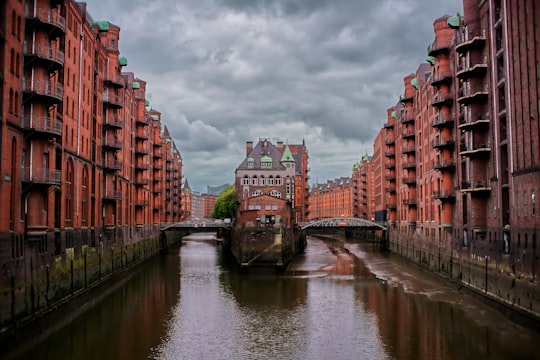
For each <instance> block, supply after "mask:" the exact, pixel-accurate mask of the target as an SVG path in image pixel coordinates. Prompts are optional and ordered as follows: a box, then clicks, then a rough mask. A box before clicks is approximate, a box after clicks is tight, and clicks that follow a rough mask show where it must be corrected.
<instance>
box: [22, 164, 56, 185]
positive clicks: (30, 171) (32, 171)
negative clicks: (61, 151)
mask: <svg viewBox="0 0 540 360" xmlns="http://www.w3.org/2000/svg"><path fill="white" fill-rule="evenodd" d="M21 180H22V181H23V182H25V183H29V184H39V185H61V184H62V172H61V171H60V170H54V169H43V168H23V169H22V172H21Z"/></svg>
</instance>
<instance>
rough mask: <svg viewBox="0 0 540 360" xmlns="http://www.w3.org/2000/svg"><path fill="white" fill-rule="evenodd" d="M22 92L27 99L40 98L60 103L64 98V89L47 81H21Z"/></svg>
mask: <svg viewBox="0 0 540 360" xmlns="http://www.w3.org/2000/svg"><path fill="white" fill-rule="evenodd" d="M22 90H23V92H24V94H25V95H26V96H27V97H31V96H41V97H46V98H49V99H50V100H54V101H55V102H60V101H62V99H63V96H64V88H63V87H62V85H60V84H56V83H53V82H50V81H47V80H26V81H23V89H22Z"/></svg>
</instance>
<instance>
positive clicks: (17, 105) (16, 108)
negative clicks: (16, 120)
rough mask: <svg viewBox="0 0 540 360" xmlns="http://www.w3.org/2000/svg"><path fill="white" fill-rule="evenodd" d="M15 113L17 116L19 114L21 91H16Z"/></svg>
mask: <svg viewBox="0 0 540 360" xmlns="http://www.w3.org/2000/svg"><path fill="white" fill-rule="evenodd" d="M13 113H14V114H15V116H17V115H19V92H18V91H16V92H15V101H14V103H13Z"/></svg>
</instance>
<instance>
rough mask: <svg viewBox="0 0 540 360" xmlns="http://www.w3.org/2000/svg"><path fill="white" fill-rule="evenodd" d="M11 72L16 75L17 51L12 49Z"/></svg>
mask: <svg viewBox="0 0 540 360" xmlns="http://www.w3.org/2000/svg"><path fill="white" fill-rule="evenodd" d="M9 71H10V72H11V73H12V74H13V75H15V50H13V49H11V54H10V58H9Z"/></svg>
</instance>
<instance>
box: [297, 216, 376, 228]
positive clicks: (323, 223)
mask: <svg viewBox="0 0 540 360" xmlns="http://www.w3.org/2000/svg"><path fill="white" fill-rule="evenodd" d="M332 227H335V228H339V227H346V228H369V229H374V228H375V229H380V230H386V226H383V225H381V224H378V223H376V222H373V221H369V220H366V219H359V218H351V217H334V218H327V219H322V220H317V221H311V222H307V223H302V224H300V229H301V230H306V229H309V228H332Z"/></svg>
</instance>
